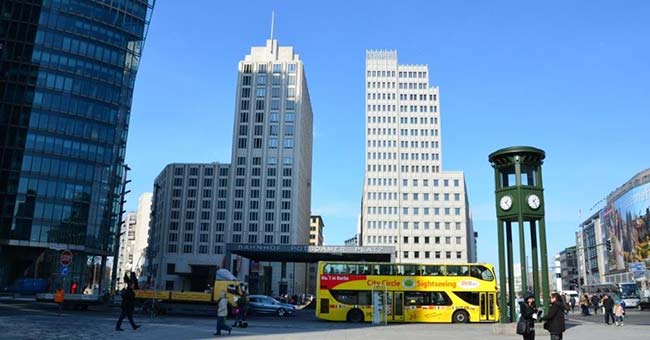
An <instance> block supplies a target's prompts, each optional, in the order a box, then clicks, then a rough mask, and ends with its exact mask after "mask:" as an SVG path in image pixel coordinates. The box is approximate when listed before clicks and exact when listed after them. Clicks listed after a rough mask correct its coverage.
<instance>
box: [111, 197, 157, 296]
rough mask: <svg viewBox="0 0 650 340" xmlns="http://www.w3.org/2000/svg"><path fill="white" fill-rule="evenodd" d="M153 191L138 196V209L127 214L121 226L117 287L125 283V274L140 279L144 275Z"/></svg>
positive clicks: (119, 287)
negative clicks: (133, 274)
mask: <svg viewBox="0 0 650 340" xmlns="http://www.w3.org/2000/svg"><path fill="white" fill-rule="evenodd" d="M152 196H153V194H152V193H150V192H146V193H144V194H142V195H140V197H139V198H138V209H137V210H136V211H130V212H128V213H127V214H126V215H125V219H124V221H123V222H122V226H121V228H120V250H119V253H118V260H117V277H116V280H117V288H118V289H121V288H123V287H124V286H125V285H124V274H128V275H130V273H132V272H133V273H135V275H136V277H137V278H138V280H140V278H141V277H142V276H143V270H144V263H145V260H146V248H147V242H148V238H149V219H150V217H151V216H150V215H151V197H152Z"/></svg>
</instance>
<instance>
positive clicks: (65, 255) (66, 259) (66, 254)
mask: <svg viewBox="0 0 650 340" xmlns="http://www.w3.org/2000/svg"><path fill="white" fill-rule="evenodd" d="M70 263H72V252H71V251H69V250H64V251H62V252H61V265H62V266H69V265H70Z"/></svg>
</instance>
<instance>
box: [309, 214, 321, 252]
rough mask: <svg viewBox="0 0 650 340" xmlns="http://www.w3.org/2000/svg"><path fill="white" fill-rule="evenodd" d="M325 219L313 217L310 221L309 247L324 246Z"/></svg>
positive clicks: (318, 216) (317, 216)
mask: <svg viewBox="0 0 650 340" xmlns="http://www.w3.org/2000/svg"><path fill="white" fill-rule="evenodd" d="M324 227H325V223H323V218H322V217H321V216H320V215H312V216H311V218H310V219H309V245H312V246H322V245H323V228H324Z"/></svg>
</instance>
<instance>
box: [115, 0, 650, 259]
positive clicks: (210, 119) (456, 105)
mask: <svg viewBox="0 0 650 340" xmlns="http://www.w3.org/2000/svg"><path fill="white" fill-rule="evenodd" d="M622 5H625V6H622ZM272 10H275V12H276V24H275V37H276V38H277V39H278V41H279V43H280V44H281V45H291V46H294V47H295V48H296V51H297V53H299V54H300V56H301V58H302V60H303V61H304V62H305V65H306V72H307V79H308V83H309V90H310V95H311V100H312V105H313V111H314V156H313V168H314V171H313V190H312V211H313V213H316V214H321V215H323V218H324V220H325V224H326V227H325V240H326V243H328V244H342V243H343V241H344V240H345V239H346V238H348V237H350V236H352V235H353V234H354V233H355V229H356V224H357V216H358V214H359V209H360V208H359V207H360V199H361V190H362V185H363V172H364V87H363V86H364V67H365V66H364V58H365V50H366V49H396V50H397V51H398V54H399V61H400V63H404V64H428V65H429V70H430V83H431V84H433V85H436V86H439V87H440V100H441V115H442V119H441V121H442V136H443V142H442V147H443V167H444V169H446V170H462V171H464V172H465V176H466V178H467V187H468V192H469V199H470V205H471V208H472V210H473V215H474V227H475V229H476V230H477V231H478V232H479V241H478V254H479V260H480V261H483V262H491V263H496V262H497V252H496V249H497V248H496V237H495V231H496V219H495V210H494V193H493V190H494V183H493V177H492V176H493V175H492V168H491V167H490V165H489V163H488V160H487V156H488V154H489V153H491V152H492V151H494V150H496V149H499V148H501V147H505V146H511V145H531V146H536V147H539V148H542V149H544V150H545V151H546V153H547V159H546V162H545V164H544V184H545V188H546V191H545V198H546V209H547V228H548V230H549V231H548V235H549V236H548V238H549V255H550V256H552V254H554V253H556V252H557V251H559V250H561V249H563V248H564V247H567V246H570V245H572V244H575V231H576V229H577V225H578V223H579V221H580V218H579V215H578V211H579V210H580V209H582V211H583V216H585V215H587V214H588V210H589V208H590V207H592V205H593V204H594V203H595V202H597V201H598V200H600V199H601V198H603V197H604V196H605V195H607V194H608V193H609V192H610V191H611V190H613V189H614V188H615V187H617V186H619V185H621V184H623V183H624V182H625V181H626V180H628V179H629V178H630V177H632V176H633V175H634V174H635V173H637V172H638V171H641V170H643V169H645V168H648V167H650V152H649V150H648V145H650V139H649V137H648V136H650V133H649V130H648V129H649V128H650V44H649V43H648V42H649V38H648V37H650V24H649V23H648V19H647V18H649V17H650V2H646V1H626V2H604V1H545V2H539V3H527V2H520V1H491V2H488V1H372V2H370V1H368V2H364V1H323V2H309V1H230V2H225V1H209V0H201V1H199V0H193V1H157V3H156V8H155V10H154V15H153V20H152V24H151V27H150V29H149V35H148V40H147V43H146V46H145V50H144V56H143V58H142V61H141V65H140V70H139V74H138V79H137V83H136V89H135V95H134V100H133V107H132V114H131V127H130V131H129V141H128V147H127V163H128V164H129V165H130V166H131V168H133V171H132V172H131V173H130V175H131V178H132V180H133V183H132V184H131V185H130V189H131V190H132V192H133V194H131V196H130V197H129V202H128V204H127V208H129V209H134V208H135V206H136V204H137V195H139V194H140V193H142V192H145V191H151V190H152V189H151V188H152V186H153V180H154V178H155V177H156V176H157V174H158V173H159V172H160V171H161V170H162V168H163V167H164V166H165V165H166V164H168V163H172V162H213V161H219V162H229V161H230V151H231V143H232V140H231V135H232V128H233V117H234V103H235V97H234V96H235V85H236V77H237V63H238V61H239V60H241V59H242V58H243V57H244V55H246V54H247V53H248V52H249V50H250V47H251V46H260V45H263V44H264V42H265V40H266V39H268V36H269V32H270V13H271V11H272Z"/></svg>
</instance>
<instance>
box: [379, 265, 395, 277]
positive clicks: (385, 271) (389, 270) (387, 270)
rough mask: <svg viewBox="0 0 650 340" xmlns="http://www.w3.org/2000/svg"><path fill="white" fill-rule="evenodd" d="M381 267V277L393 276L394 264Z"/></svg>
mask: <svg viewBox="0 0 650 340" xmlns="http://www.w3.org/2000/svg"><path fill="white" fill-rule="evenodd" d="M378 266H379V275H393V265H392V264H381V265H378Z"/></svg>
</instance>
